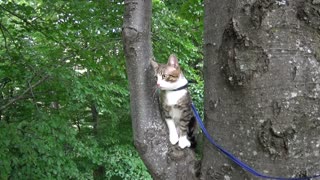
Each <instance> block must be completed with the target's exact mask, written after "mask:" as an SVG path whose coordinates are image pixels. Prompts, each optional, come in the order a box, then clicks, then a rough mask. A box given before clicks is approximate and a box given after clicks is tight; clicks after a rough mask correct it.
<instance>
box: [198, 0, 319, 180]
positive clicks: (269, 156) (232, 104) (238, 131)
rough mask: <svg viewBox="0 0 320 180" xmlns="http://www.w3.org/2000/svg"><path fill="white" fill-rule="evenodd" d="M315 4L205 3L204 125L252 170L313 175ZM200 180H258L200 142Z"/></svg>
mask: <svg viewBox="0 0 320 180" xmlns="http://www.w3.org/2000/svg"><path fill="white" fill-rule="evenodd" d="M319 12H320V2H319V1H315V0H305V1H302V0H254V1H246V0H240V1H236V0H207V1H205V38H204V39H205V72H204V73H205V118H206V126H207V128H208V130H209V132H210V133H211V135H212V136H213V137H214V138H215V139H216V141H217V142H218V143H219V144H221V145H222V146H223V147H225V148H226V149H228V150H229V151H231V152H232V153H233V154H234V155H236V156H237V157H239V158H240V159H242V160H243V161H244V162H246V163H247V164H249V165H251V166H252V167H254V168H255V169H256V170H258V171H260V172H262V173H264V174H267V175H274V176H282V177H303V176H308V175H312V174H317V173H320V153H319V152H320V151H319V147H320V131H319V130H320V112H319V109H320V97H319V95H320V84H319V83H320V64H319V62H320V33H319V32H320V31H319V27H320V26H319V25H320V15H319ZM202 175H203V179H234V180H239V179H258V178H256V177H253V176H252V175H250V174H249V173H247V172H244V171H243V170H242V169H241V168H239V167H238V166H237V165H235V164H234V163H232V162H231V161H230V160H229V159H228V158H226V157H225V156H223V155H222V154H221V153H219V152H218V151H217V150H216V149H215V148H213V146H211V145H210V144H209V143H208V142H207V141H206V143H205V145H204V157H203V162H202Z"/></svg>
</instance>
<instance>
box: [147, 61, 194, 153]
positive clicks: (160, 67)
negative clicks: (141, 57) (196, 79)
mask: <svg viewBox="0 0 320 180" xmlns="http://www.w3.org/2000/svg"><path fill="white" fill-rule="evenodd" d="M152 66H153V68H154V69H155V75H156V78H157V87H158V88H159V89H160V104H161V113H162V117H163V118H164V119H165V121H166V123H167V126H168V129H169V140H170V142H171V144H173V145H174V144H176V143H178V145H179V147H180V148H182V149H183V148H185V147H194V145H195V138H194V128H195V125H196V121H195V117H194V114H193V112H192V109H191V98H190V94H189V91H188V89H187V88H186V89H181V90H177V91H174V90H175V89H178V88H179V87H182V86H184V85H186V84H187V83H188V81H187V79H186V78H185V77H184V75H183V73H182V71H181V68H180V66H179V64H178V59H177V58H176V56H174V55H171V56H170V57H169V59H168V63H167V64H158V63H156V62H155V61H152Z"/></svg>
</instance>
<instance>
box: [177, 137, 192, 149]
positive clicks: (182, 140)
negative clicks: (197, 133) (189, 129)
mask: <svg viewBox="0 0 320 180" xmlns="http://www.w3.org/2000/svg"><path fill="white" fill-rule="evenodd" d="M190 146H191V143H190V141H189V140H188V138H187V136H182V137H180V139H179V147H180V148H181V149H184V148H185V147H190Z"/></svg>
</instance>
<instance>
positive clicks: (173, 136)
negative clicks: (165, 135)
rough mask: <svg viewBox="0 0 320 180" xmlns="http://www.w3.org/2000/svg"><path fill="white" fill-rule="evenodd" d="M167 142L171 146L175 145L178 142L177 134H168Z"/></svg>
mask: <svg viewBox="0 0 320 180" xmlns="http://www.w3.org/2000/svg"><path fill="white" fill-rule="evenodd" d="M169 140H170V143H171V144H172V145H175V144H177V142H178V141H179V137H178V134H170V137H169Z"/></svg>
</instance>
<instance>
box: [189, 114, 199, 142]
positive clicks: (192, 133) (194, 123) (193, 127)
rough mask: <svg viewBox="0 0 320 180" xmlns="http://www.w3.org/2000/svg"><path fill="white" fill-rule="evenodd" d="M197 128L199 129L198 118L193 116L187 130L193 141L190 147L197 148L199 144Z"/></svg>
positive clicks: (190, 139)
mask: <svg viewBox="0 0 320 180" xmlns="http://www.w3.org/2000/svg"><path fill="white" fill-rule="evenodd" d="M196 129H197V121H196V118H195V117H194V116H192V118H191V119H190V122H189V124H188V131H187V135H188V140H189V141H190V143H191V146H190V148H196V146H197V141H196V132H195V131H196Z"/></svg>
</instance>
